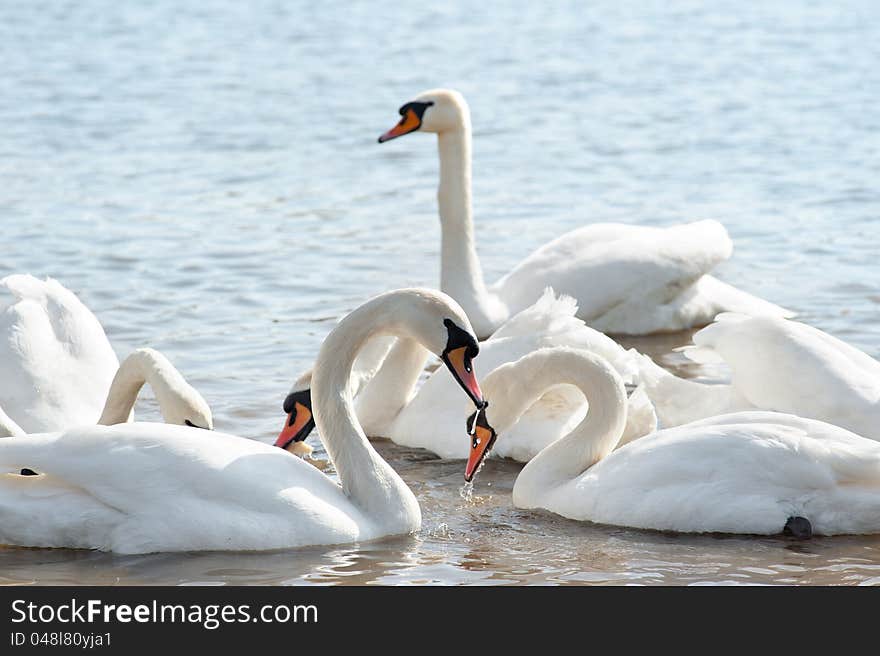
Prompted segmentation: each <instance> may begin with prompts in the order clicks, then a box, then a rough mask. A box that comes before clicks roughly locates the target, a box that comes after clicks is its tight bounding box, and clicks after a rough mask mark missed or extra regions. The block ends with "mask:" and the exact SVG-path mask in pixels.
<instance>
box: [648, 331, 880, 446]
mask: <svg viewBox="0 0 880 656" xmlns="http://www.w3.org/2000/svg"><path fill="white" fill-rule="evenodd" d="M693 341H694V344H695V345H696V347H688V348H686V349H685V353H688V354H690V356H691V357H692V358H694V359H697V360H704V361H706V360H709V359H713V358H714V360H715V361H718V360H719V359H720V360H722V361H723V362H725V363H727V364H728V365H729V366H730V370H731V384H730V385H709V384H703V383H698V382H695V381H690V380H683V379H681V378H677V377H676V376H674V375H672V374H671V373H669V372H667V371H666V370H664V369H662V368H660V367H658V366H657V365H656V364H654V363H653V362H652V361H651V360H650V359H649V358H647V357H645V356H639V360H638V361H639V364H640V378H641V379H642V380H643V381H644V383H645V386H646V391H647V392H648V396H649V397H650V398H651V400H652V401H654V402H655V404H656V406H657V413H658V415H659V417H660V421H661V423H662V424H663V425H664V426H677V425H679V424H683V423H686V422H689V421H694V420H696V419H701V418H703V417H707V416H712V415H716V414H721V413H724V412H732V411H737V410H746V409H760V410H775V411H778V412H787V413H791V414H795V415H799V416H801V417H808V418H810V419H817V420H820V421H826V422H828V423H830V424H834V425H836V426H840V427H842V428H846V429H848V430H851V431H853V432H854V433H856V434H858V435H861V436H863V437H868V438H871V439H874V440H880V362H878V361H877V360H875V359H874V358H872V357H871V356H869V355H868V354H866V353H864V352H862V351H860V350H858V349H857V348H855V347H853V346H850V345H849V344H847V343H846V342H843V341H841V340H839V339H837V338H835V337H832V336H831V335H828V334H827V333H824V332H822V331H821V330H818V329H816V328H813V327H812V326H807V325H805V324H802V323H799V322H796V321H788V320H785V319H778V318H773V317H747V316H743V315H736V314H722V315H720V316H719V317H718V319H717V321H716V322H715V323H713V324H711V325H709V326H707V327H706V328H703V329H702V330H701V331H699V332H697V333H696V334H695V335H694V337H693Z"/></svg>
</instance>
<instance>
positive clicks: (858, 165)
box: [0, 0, 880, 584]
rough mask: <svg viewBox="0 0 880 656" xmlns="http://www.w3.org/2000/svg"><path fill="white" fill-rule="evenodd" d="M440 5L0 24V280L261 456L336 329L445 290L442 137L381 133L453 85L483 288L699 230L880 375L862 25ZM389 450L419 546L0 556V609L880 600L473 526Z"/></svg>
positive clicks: (483, 508)
mask: <svg viewBox="0 0 880 656" xmlns="http://www.w3.org/2000/svg"><path fill="white" fill-rule="evenodd" d="M443 4H444V6H443V7H440V8H430V7H428V8H425V7H418V6H411V7H408V8H407V11H405V12H404V11H400V5H399V3H390V2H380V3H375V2H374V3H364V4H363V5H359V6H353V7H347V8H346V10H345V11H339V10H338V9H334V8H332V7H329V6H326V5H314V4H313V3H301V2H256V3H246V4H245V3H241V4H239V5H230V6H224V7H223V8H215V9H209V8H208V7H207V6H206V5H204V3H198V2H170V1H168V0H160V1H158V2H155V3H150V6H146V5H143V4H134V3H129V5H130V6H119V5H118V3H113V2H86V3H69V2H52V3H49V2H6V3H3V4H2V6H0V62H2V71H3V74H2V75H0V216H2V227H3V233H2V235H3V236H2V244H3V256H2V257H0V274H6V273H9V272H13V271H30V272H32V273H34V274H39V275H52V276H55V277H57V278H59V279H60V280H61V281H62V282H63V283H64V284H66V285H67V286H68V287H70V288H71V289H73V290H75V291H76V292H77V293H78V294H80V296H81V297H82V298H83V300H84V301H85V302H86V303H87V304H88V305H89V306H90V307H91V308H92V309H93V310H94V311H95V313H96V314H97V315H98V317H99V318H100V319H101V321H102V322H103V324H104V326H105V328H106V330H107V333H108V335H109V336H110V339H111V341H112V343H113V344H114V346H115V348H116V350H117V351H118V353H119V354H120V356H123V355H125V354H126V353H128V352H129V351H130V350H131V349H133V348H135V347H138V346H142V345H151V346H154V347H156V348H159V349H161V350H163V351H164V352H166V353H167V354H168V355H169V357H170V358H171V359H172V360H173V361H174V362H175V364H177V365H178V366H179V368H180V369H181V370H182V371H183V372H184V374H185V375H186V376H187V377H188V378H189V379H190V381H191V382H192V383H193V384H194V385H195V386H196V387H197V388H198V389H199V390H201V391H202V393H203V394H204V395H205V397H206V398H207V399H208V400H209V402H210V403H211V405H212V407H213V409H214V413H215V421H216V426H217V428H218V429H220V430H224V431H227V432H232V433H236V434H241V435H246V436H250V437H253V438H256V439H260V440H264V441H269V440H271V439H272V438H273V437H274V436H275V435H276V434H277V431H278V430H279V429H280V427H281V423H282V422H283V419H284V417H283V416H282V413H281V402H282V400H283V399H284V396H285V394H286V393H287V391H288V389H289V385H290V381H291V380H292V378H293V377H294V376H295V375H296V374H297V373H299V372H300V371H301V370H302V369H303V368H304V367H306V366H307V365H308V364H309V363H310V362H311V359H312V357H313V355H314V353H315V352H316V349H317V347H318V345H319V344H320V341H321V339H322V337H323V336H324V335H325V334H326V333H327V331H328V330H329V329H330V327H331V326H332V325H333V323H334V321H335V320H336V318H337V317H338V316H340V315H341V314H343V313H345V312H347V311H348V310H351V309H352V308H353V307H355V306H356V305H357V304H359V303H360V302H361V301H363V300H364V299H365V298H367V297H368V296H370V295H372V294H374V293H376V292H379V291H382V290H385V289H388V288H391V287H400V286H405V285H419V284H420V285H433V284H436V281H437V280H438V251H439V225H438V221H437V218H436V201H435V185H436V179H437V161H436V148H435V143H434V138H433V137H429V136H425V135H413V136H409V137H406V138H405V139H401V140H398V141H395V142H392V143H390V144H385V145H382V146H380V145H378V144H376V137H377V136H378V135H379V134H381V133H382V132H384V131H385V130H386V129H388V128H389V127H391V125H393V124H394V122H395V119H396V118H397V113H396V110H397V107H398V106H399V105H401V104H402V103H403V102H405V101H407V100H409V99H410V98H411V97H412V96H413V95H414V94H415V93H417V92H418V91H421V90H422V89H425V88H430V87H435V86H451V87H455V88H458V89H460V90H461V91H462V92H463V93H464V94H465V96H466V97H467V98H468V99H469V101H470V103H471V109H472V113H473V122H474V130H475V134H474V175H475V178H474V200H475V211H476V220H477V237H478V241H479V249H480V256H481V259H482V262H483V265H484V268H485V270H486V274H487V278H488V279H489V280H493V279H495V278H496V277H498V276H500V275H501V274H502V273H504V272H505V271H507V270H508V269H509V268H510V267H511V266H512V265H513V264H514V263H515V262H517V261H518V259H519V258H521V257H522V256H524V255H526V254H527V253H528V252H529V251H530V250H531V249H532V248H534V247H535V246H536V245H538V244H540V243H542V242H544V241H546V240H547V239H550V238H552V237H554V236H556V235H558V234H560V233H561V232H563V231H565V230H568V229H571V228H574V227H577V226H579V225H582V224H584V223H586V222H591V221H599V220H614V221H626V222H639V223H644V224H652V225H653V224H656V225H662V224H666V223H671V222H673V221H679V220H690V219H697V218H707V217H712V218H717V219H719V220H721V221H722V222H723V223H724V224H725V225H726V226H727V229H728V230H729V231H730V233H731V236H732V237H733V239H734V243H735V245H736V252H735V254H734V257H733V259H732V260H731V261H729V262H728V263H726V264H725V265H724V266H722V267H721V269H720V271H719V274H720V276H721V277H722V278H723V279H725V280H727V281H729V282H732V283H734V284H736V285H738V286H740V287H742V288H744V289H747V290H749V291H752V292H754V293H756V294H759V295H761V296H764V297H766V298H769V299H771V300H773V301H775V302H778V303H781V304H783V305H785V306H787V307H790V308H793V309H795V310H797V311H798V312H800V313H801V316H802V317H803V318H804V319H805V320H807V321H809V322H811V323H813V324H815V325H817V326H819V327H820V328H822V329H825V330H828V331H830V332H832V333H834V334H836V335H838V336H840V337H842V338H844V339H846V340H848V341H850V342H851V343H853V344H855V345H857V346H859V347H860V348H863V349H865V350H866V351H867V352H868V353H870V354H872V355H874V356H875V357H876V356H880V264H878V261H877V253H878V241H880V235H878V229H877V226H878V219H880V191H878V187H877V180H878V179H880V137H878V134H880V114H878V112H877V111H876V101H877V98H878V94H880V69H878V67H877V66H876V62H877V61H878V56H880V25H878V20H877V18H876V11H875V6H874V3H872V2H869V1H867V0H865V1H864V2H859V1H857V0H854V1H849V2H840V3H830V4H829V3H821V2H809V3H800V2H779V3H773V4H772V6H766V7H765V6H751V7H743V6H742V5H741V3H734V2H729V3H713V8H712V9H711V10H709V9H706V8H704V7H703V3H700V2H679V3H675V6H674V7H669V6H667V4H668V3H654V4H649V5H646V4H645V3H620V2H598V3H591V4H590V6H589V7H585V6H584V5H583V3H570V4H562V3H554V5H553V6H552V7H542V6H537V5H534V3H533V5H534V6H528V7H510V6H507V5H505V4H504V3H494V2H484V3H481V4H480V6H479V7H474V6H472V5H471V4H470V3H464V2H450V3H443ZM686 341H687V335H681V336H673V337H671V338H663V339H648V340H637V342H638V344H639V345H640V346H641V347H643V348H646V349H647V350H649V351H650V352H651V353H654V354H663V353H667V352H668V351H670V350H671V348H673V347H675V346H677V345H679V344H681V343H685V342H686ZM666 361H667V362H670V363H674V360H673V359H671V358H667V359H666ZM476 366H477V368H478V370H479V361H477V362H476ZM146 397H147V398H146V399H145V400H144V402H142V403H141V404H140V406H139V416H141V417H143V418H155V417H157V414H156V409H155V406H154V403H153V402H152V399H151V398H150V396H149V394H147V395H146ZM378 446H379V449H380V451H381V452H382V453H383V454H384V455H385V456H386V457H387V458H388V459H389V460H390V462H391V463H392V464H393V465H394V466H395V468H396V469H397V470H398V471H399V472H401V474H402V475H403V477H404V479H405V480H406V481H407V482H408V483H409V484H410V485H411V486H412V487H413V489H414V491H415V492H416V494H417V495H418V497H419V499H420V502H421V505H422V509H423V513H424V527H423V529H422V531H421V533H420V534H419V535H417V536H413V537H407V538H397V539H391V540H385V541H382V542H377V543H373V544H364V545H354V546H343V547H329V548H315V549H305V550H298V551H290V552H282V553H272V554H192V555H171V554H163V555H151V556H139V557H118V556H114V555H109V554H98V553H90V552H71V551H63V550H55V551H47V550H26V549H2V550H0V582H7V583H22V582H24V583H30V582H36V583H76V582H81V583H117V582H122V583H498V584H503V583H581V584H582V583H609V582H611V583H706V582H733V583H772V582H775V583H814V584H815V583H844V584H851V583H878V582H880V538H871V537H868V538H834V539H817V540H812V541H810V542H807V543H801V542H790V541H787V540H783V539H754V538H742V537H723V538H719V537H693V536H674V535H666V534H659V533H651V532H642V531H629V530H623V529H617V528H608V527H599V526H592V525H588V524H580V523H576V522H570V521H567V520H562V519H559V518H556V517H552V516H550V515H542V514H535V513H531V512H523V511H519V510H516V509H514V508H512V507H511V505H510V489H511V486H512V483H513V480H514V478H515V476H516V473H517V471H518V466H517V465H515V464H513V463H508V462H502V461H491V462H489V463H488V464H487V465H486V467H485V469H484V471H483V472H482V474H481V475H480V478H479V479H478V481H477V483H476V486H475V488H474V491H473V495H472V497H470V499H467V498H463V497H462V496H460V494H459V490H460V488H461V485H462V470H463V467H462V463H460V462H448V461H439V460H436V459H434V458H433V457H430V456H428V455H427V454H425V453H421V452H417V451H412V450H407V449H403V448H400V447H397V446H395V445H393V444H389V443H387V442H380V443H379V444H378ZM316 457H318V458H326V455H325V454H324V453H323V451H322V450H321V449H320V448H319V449H318V451H317V453H316ZM490 483H491V485H490Z"/></svg>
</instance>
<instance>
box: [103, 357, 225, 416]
mask: <svg viewBox="0 0 880 656" xmlns="http://www.w3.org/2000/svg"><path fill="white" fill-rule="evenodd" d="M145 383H146V384H148V385H149V386H150V387H151V388H152V390H153V393H154V394H155V395H156V402H157V403H158V404H159V410H160V412H161V413H162V418H163V419H164V420H165V422H166V423H168V424H181V425H185V426H192V427H194V428H204V429H207V430H213V429H214V420H213V418H212V415H211V409H210V408H209V407H208V404H207V403H206V402H205V399H204V398H202V395H201V394H199V393H198V392H197V391H196V390H195V388H193V386H192V385H190V384H189V383H187V382H186V379H184V377H183V376H182V375H181V373H180V372H179V371H178V370H177V369H176V368H175V367H174V365H173V364H171V362H169V360H168V358H166V357H165V356H164V355H162V354H161V353H160V352H159V351H157V350H155V349H151V348H140V349H137V350H135V351H133V352H132V353H131V354H130V355H129V356H128V357H127V358H125V360H123V362H122V364H121V365H119V370H118V371H117V372H116V376H114V378H113V382H112V383H111V384H110V392H109V393H108V394H107V401H106V402H105V403H104V410H103V412H102V413H101V417H100V419H98V423H99V424H102V425H104V426H111V425H113V424H121V423H124V422H127V421H131V420H132V415H133V411H134V404H135V402H136V401H137V397H138V393H139V392H140V390H141V388H142V387H143V386H144V384H145Z"/></svg>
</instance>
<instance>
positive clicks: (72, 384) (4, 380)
mask: <svg viewBox="0 0 880 656" xmlns="http://www.w3.org/2000/svg"><path fill="white" fill-rule="evenodd" d="M118 368H119V360H117V358H116V354H115V353H114V352H113V348H112V347H111V346H110V342H109V341H108V340H107V336H106V335H105V334H104V329H103V328H102V327H101V324H100V323H99V322H98V320H97V319H96V318H95V315H94V314H92V312H91V311H90V310H89V309H88V308H87V307H86V306H85V305H83V303H82V301H80V300H79V299H78V298H77V297H76V295H75V294H74V293H73V292H71V291H69V290H68V289H66V288H65V287H63V286H62V285H61V284H60V283H59V282H58V281H57V280H53V279H52V278H47V279H46V280H39V279H37V278H35V277H33V276H31V275H27V274H15V275H9V276H6V277H5V278H3V279H0V407H3V409H4V411H5V412H6V413H7V414H8V416H9V417H11V418H12V419H13V420H14V421H15V423H16V424H17V425H18V426H19V427H20V428H21V430H23V431H24V432H27V433H37V432H41V431H50V430H61V429H62V428H66V427H68V426H74V425H77V424H94V423H95V422H96V421H98V418H99V417H100V416H101V410H102V408H103V406H104V402H105V401H106V399H107V392H108V390H109V389H110V382H111V381H112V380H113V376H114V375H115V374H116V370H117V369H118Z"/></svg>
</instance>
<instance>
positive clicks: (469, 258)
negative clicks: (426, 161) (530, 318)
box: [437, 104, 507, 339]
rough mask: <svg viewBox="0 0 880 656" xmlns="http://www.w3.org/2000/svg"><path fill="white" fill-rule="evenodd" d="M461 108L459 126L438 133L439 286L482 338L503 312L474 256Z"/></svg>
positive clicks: (466, 131) (467, 144)
mask: <svg viewBox="0 0 880 656" xmlns="http://www.w3.org/2000/svg"><path fill="white" fill-rule="evenodd" d="M459 109H460V111H459V113H458V116H459V121H458V125H456V126H455V127H454V128H452V129H448V130H444V131H443V132H439V133H438V134H437V145H438V149H439V152H440V185H439V187H438V188H437V203H438V206H439V210H440V228H441V235H442V236H441V239H442V244H441V259H440V289H441V290H443V291H444V292H446V293H447V294H449V295H450V296H452V298H454V299H455V300H456V301H458V302H459V304H460V305H461V306H462V308H464V311H465V312H467V315H468V318H469V319H470V320H471V324H472V325H473V327H474V330H475V331H476V333H477V336H478V337H479V338H481V339H482V338H485V337H488V336H489V335H490V334H492V332H493V331H494V330H495V328H497V327H498V324H500V323H501V322H502V321H504V319H506V318H507V317H506V316H504V315H503V313H502V312H501V310H500V308H499V307H498V305H499V303H500V302H499V301H498V299H497V298H493V297H491V296H490V294H489V292H488V291H487V290H486V283H485V281H484V280H483V269H482V268H481V267H480V260H479V257H478V256H477V247H476V243H475V241H474V221H473V214H472V208H471V119H470V112H469V111H468V108H467V105H464V104H462V105H461V106H460V108H459ZM499 315H500V316H499Z"/></svg>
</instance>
